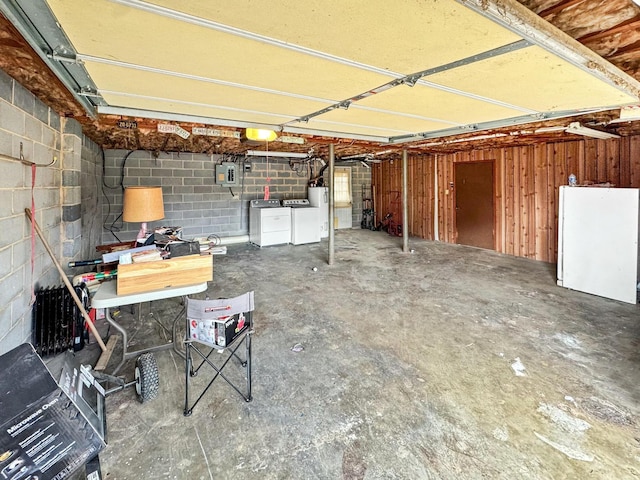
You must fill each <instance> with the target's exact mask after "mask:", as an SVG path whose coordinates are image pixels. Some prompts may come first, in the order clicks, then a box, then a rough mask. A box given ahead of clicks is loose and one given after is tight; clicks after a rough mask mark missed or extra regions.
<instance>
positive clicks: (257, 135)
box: [244, 128, 278, 142]
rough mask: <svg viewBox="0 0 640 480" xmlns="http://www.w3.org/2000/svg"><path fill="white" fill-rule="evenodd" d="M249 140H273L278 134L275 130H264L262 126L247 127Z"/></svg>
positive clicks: (245, 133)
mask: <svg viewBox="0 0 640 480" xmlns="http://www.w3.org/2000/svg"><path fill="white" fill-rule="evenodd" d="M244 135H245V137H247V140H253V141H256V142H273V141H274V140H275V139H276V138H278V134H277V133H276V132H274V131H273V130H264V129H262V128H247V129H246V130H245V131H244Z"/></svg>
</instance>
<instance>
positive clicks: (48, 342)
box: [31, 284, 89, 357]
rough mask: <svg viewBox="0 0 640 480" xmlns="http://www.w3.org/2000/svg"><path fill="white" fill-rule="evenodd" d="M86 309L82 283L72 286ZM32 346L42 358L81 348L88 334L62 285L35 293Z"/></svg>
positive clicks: (78, 310) (67, 291) (71, 299)
mask: <svg viewBox="0 0 640 480" xmlns="http://www.w3.org/2000/svg"><path fill="white" fill-rule="evenodd" d="M74 288H75V292H76V294H77V295H78V298H79V299H80V301H81V302H82V304H83V306H84V307H85V310H87V311H88V310H89V308H88V307H89V293H88V291H87V288H86V287H85V286H84V284H82V285H81V286H77V287H74ZM35 295H36V301H35V303H34V305H33V324H32V325H33V328H32V332H33V337H32V342H31V343H32V344H33V346H34V348H35V349H36V352H38V354H39V355H40V356H41V357H46V356H49V355H55V354H57V353H61V352H64V351H66V350H70V349H73V350H74V351H78V350H81V349H82V348H84V345H85V341H87V340H88V338H89V333H88V331H87V328H86V326H85V321H84V317H83V316H82V313H81V312H80V309H79V308H78V306H77V305H76V303H75V302H74V300H73V297H72V296H71V293H69V290H67V288H66V287H64V286H58V287H47V288H42V289H40V290H38V291H36V292H35Z"/></svg>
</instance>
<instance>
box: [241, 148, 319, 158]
mask: <svg viewBox="0 0 640 480" xmlns="http://www.w3.org/2000/svg"><path fill="white" fill-rule="evenodd" d="M246 155H247V156H248V157H284V158H307V157H308V156H309V155H308V154H307V153H295V152H271V151H266V150H247V152H246Z"/></svg>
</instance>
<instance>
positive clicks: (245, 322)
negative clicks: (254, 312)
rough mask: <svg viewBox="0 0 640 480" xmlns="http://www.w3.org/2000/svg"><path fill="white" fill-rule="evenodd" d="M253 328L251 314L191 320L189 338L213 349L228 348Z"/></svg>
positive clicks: (244, 313) (243, 313)
mask: <svg viewBox="0 0 640 480" xmlns="http://www.w3.org/2000/svg"><path fill="white" fill-rule="evenodd" d="M250 327H251V312H242V313H236V314H235V315H225V316H222V317H218V318H212V319H200V320H193V319H189V337H190V338H191V339H192V340H197V341H198V342H201V343H204V344H207V345H209V346H211V347H221V348H224V347H228V346H229V345H231V344H232V343H233V341H234V340H235V339H236V338H238V337H239V336H240V335H241V334H242V333H243V332H244V331H245V330H247V329H248V328H250Z"/></svg>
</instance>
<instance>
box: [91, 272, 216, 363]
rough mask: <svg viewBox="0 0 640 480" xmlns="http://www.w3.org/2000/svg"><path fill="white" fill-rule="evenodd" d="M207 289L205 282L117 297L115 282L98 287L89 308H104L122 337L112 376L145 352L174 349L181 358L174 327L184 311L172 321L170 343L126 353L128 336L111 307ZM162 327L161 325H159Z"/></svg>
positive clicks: (183, 295) (107, 318) (107, 316)
mask: <svg viewBox="0 0 640 480" xmlns="http://www.w3.org/2000/svg"><path fill="white" fill-rule="evenodd" d="M206 289H207V282H204V283H198V284H196V285H188V286H184V287H173V288H164V289H162V290H154V291H152V292H144V293H133V294H129V295H118V294H117V293H116V282H115V281H108V282H103V283H102V284H101V285H100V287H98V289H97V290H96V292H95V294H94V295H93V297H92V299H91V307H92V308H104V309H105V317H106V320H107V322H109V324H110V325H112V326H113V328H115V329H116V330H117V331H118V332H120V334H121V335H122V360H121V361H120V363H119V364H118V366H117V367H116V368H115V370H114V371H113V375H116V374H117V373H118V371H119V370H120V368H122V366H123V365H124V363H125V362H126V361H127V360H129V359H131V358H135V357H137V356H138V355H141V354H143V353H147V352H156V351H159V350H165V349H167V348H172V347H173V348H174V350H175V351H176V352H177V353H178V354H180V355H181V356H183V355H184V354H183V353H182V352H180V351H179V350H178V349H177V342H176V327H177V321H178V319H179V318H180V317H181V316H182V314H183V313H184V311H185V308H184V306H183V308H182V310H181V311H180V312H179V313H178V315H176V317H175V319H174V320H173V324H172V329H171V332H169V333H171V341H169V342H168V343H164V344H162V345H157V346H154V347H149V348H145V349H142V350H136V351H134V352H129V351H128V348H127V346H128V335H127V331H126V330H125V328H124V327H123V326H122V325H120V324H119V323H118V322H116V321H115V320H114V319H113V317H112V316H111V313H110V312H109V309H110V308H113V307H122V306H124V305H134V304H137V303H142V302H150V301H153V300H164V299H167V298H174V297H185V296H187V295H193V294H196V293H201V292H204V291H205V290H206ZM160 325H162V324H160ZM162 327H163V328H164V329H165V330H167V331H168V329H167V328H166V327H165V326H164V325H162Z"/></svg>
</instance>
